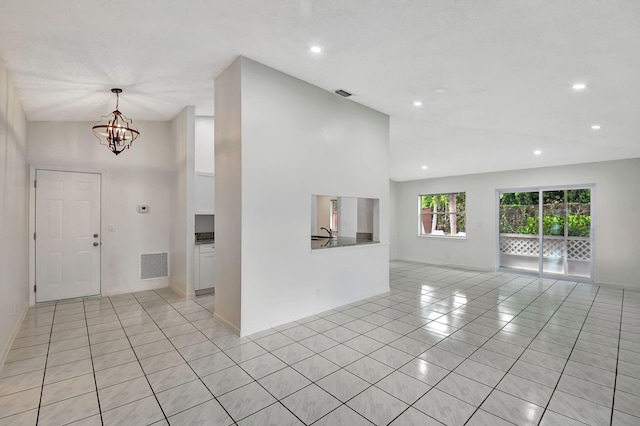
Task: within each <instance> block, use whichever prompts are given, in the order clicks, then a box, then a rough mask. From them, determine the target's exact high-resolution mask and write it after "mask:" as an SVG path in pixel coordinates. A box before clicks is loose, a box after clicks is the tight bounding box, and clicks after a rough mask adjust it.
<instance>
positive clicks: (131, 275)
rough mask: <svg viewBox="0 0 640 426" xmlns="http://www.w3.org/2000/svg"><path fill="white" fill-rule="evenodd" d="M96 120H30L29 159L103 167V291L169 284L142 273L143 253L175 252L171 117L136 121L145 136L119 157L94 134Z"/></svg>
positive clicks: (54, 164) (67, 165)
mask: <svg viewBox="0 0 640 426" xmlns="http://www.w3.org/2000/svg"><path fill="white" fill-rule="evenodd" d="M93 124H94V123H91V122H30V123H29V124H28V160H29V163H31V164H32V165H40V166H51V167H54V168H61V169H75V170H79V171H97V172H102V173H103V180H102V192H103V195H102V217H101V229H102V256H101V259H102V273H101V281H102V294H115V293H122V292H130V291H140V290H146V289H150V288H159V287H166V286H168V285H169V279H168V278H160V279H152V280H140V279H139V275H140V273H139V256H140V254H141V253H157V252H170V230H171V228H172V226H173V224H172V220H171V215H170V211H171V205H172V200H171V191H170V188H171V187H172V185H173V182H174V178H175V161H176V160H175V159H174V152H173V148H172V147H173V146H174V144H175V141H174V138H173V137H172V133H171V128H170V126H169V123H166V122H135V124H136V125H137V126H138V129H139V130H140V133H141V136H140V138H139V139H137V140H136V141H135V142H134V143H133V145H132V146H131V149H129V150H126V151H124V152H123V153H122V154H120V155H119V156H117V157H116V156H115V155H114V154H113V153H111V151H109V150H108V149H107V148H106V147H105V146H103V145H100V144H99V142H98V140H97V139H96V138H95V137H94V136H93V133H92V132H91V127H92V126H93ZM139 204H148V205H149V206H150V212H149V213H146V214H141V213H138V212H137V206H138V205H139ZM108 224H113V225H114V226H115V231H114V232H108Z"/></svg>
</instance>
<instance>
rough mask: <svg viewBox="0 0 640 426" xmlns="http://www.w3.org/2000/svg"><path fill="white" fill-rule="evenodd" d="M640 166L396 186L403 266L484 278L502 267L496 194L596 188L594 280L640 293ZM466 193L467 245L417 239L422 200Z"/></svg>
mask: <svg viewBox="0 0 640 426" xmlns="http://www.w3.org/2000/svg"><path fill="white" fill-rule="evenodd" d="M639 182H640V158H635V159H629V160H618V161H605V162H598V163H588V164H575V165H567V166H558V167H544V168H536V169H525V170H516V171H507V172H497V173H483V174H476V175H466V176H453V177H445V178H437V179H425V180H418V181H409V182H399V183H393V184H392V187H393V188H395V192H396V194H395V196H396V197H397V198H396V199H397V201H396V216H397V220H396V227H397V228H396V229H397V235H396V236H395V238H394V240H395V241H397V256H396V257H397V258H398V259H401V260H411V261H417V262H426V263H432V264H437V265H452V266H461V267H468V268H477V269H482V270H494V269H495V268H496V267H497V260H496V258H497V248H496V233H497V211H496V190H497V189H517V188H535V187H544V186H562V185H565V186H569V185H582V184H595V188H594V190H593V192H592V209H593V210H592V212H593V213H592V215H593V221H594V224H593V230H594V247H593V258H594V260H595V265H594V266H595V267H594V277H593V280H594V282H595V283H597V284H614V285H622V286H627V287H634V288H638V289H640V276H639V275H638V273H637V270H638V268H637V263H638V259H640V245H639V244H638V241H640V226H636V225H635V224H634V222H636V218H637V217H638V215H639V214H640V196H639V195H640V193H639V192H638V183H639ZM448 192H466V194H467V203H466V216H467V236H466V239H446V238H437V237H419V236H418V217H417V215H418V207H417V206H418V204H417V203H418V195H419V194H429V193H448Z"/></svg>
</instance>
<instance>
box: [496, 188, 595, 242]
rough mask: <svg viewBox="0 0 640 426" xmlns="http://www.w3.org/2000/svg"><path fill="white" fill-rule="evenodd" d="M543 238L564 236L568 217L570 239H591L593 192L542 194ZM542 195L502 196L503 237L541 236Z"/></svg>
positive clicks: (579, 190)
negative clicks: (541, 209)
mask: <svg viewBox="0 0 640 426" xmlns="http://www.w3.org/2000/svg"><path fill="white" fill-rule="evenodd" d="M542 194H543V200H542V206H543V215H542V216H543V219H542V231H543V235H564V222H565V216H566V218H567V228H568V229H567V235H568V236H569V237H588V236H589V235H590V231H591V191H590V190H589V189H570V190H567V191H566V211H565V207H564V202H565V191H543V192H542ZM538 209H539V193H538V192H512V193H504V194H501V195H500V233H502V234H529V235H538V231H539V219H538V216H539V215H538Z"/></svg>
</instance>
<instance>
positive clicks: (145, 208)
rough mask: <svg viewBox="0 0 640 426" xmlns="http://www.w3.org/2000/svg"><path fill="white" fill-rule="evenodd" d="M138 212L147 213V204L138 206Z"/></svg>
mask: <svg viewBox="0 0 640 426" xmlns="http://www.w3.org/2000/svg"><path fill="white" fill-rule="evenodd" d="M138 213H149V206H148V205H146V204H143V205H141V206H138Z"/></svg>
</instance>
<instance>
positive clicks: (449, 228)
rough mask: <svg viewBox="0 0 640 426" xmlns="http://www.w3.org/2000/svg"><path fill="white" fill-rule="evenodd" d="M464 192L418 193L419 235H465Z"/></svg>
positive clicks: (465, 200)
mask: <svg viewBox="0 0 640 426" xmlns="http://www.w3.org/2000/svg"><path fill="white" fill-rule="evenodd" d="M466 202H467V198H466V193H464V192H458V193H453V194H428V195H420V196H419V197H418V203H419V208H420V224H419V232H420V235H439V236H444V237H465V236H466V235H467V221H466V216H465V209H466Z"/></svg>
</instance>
